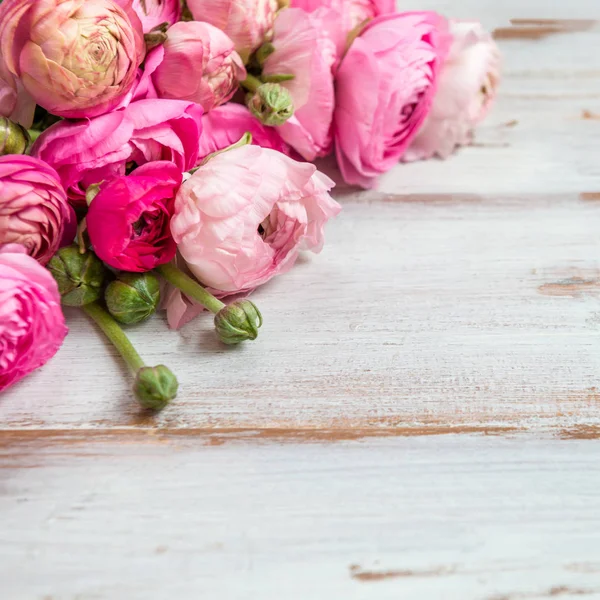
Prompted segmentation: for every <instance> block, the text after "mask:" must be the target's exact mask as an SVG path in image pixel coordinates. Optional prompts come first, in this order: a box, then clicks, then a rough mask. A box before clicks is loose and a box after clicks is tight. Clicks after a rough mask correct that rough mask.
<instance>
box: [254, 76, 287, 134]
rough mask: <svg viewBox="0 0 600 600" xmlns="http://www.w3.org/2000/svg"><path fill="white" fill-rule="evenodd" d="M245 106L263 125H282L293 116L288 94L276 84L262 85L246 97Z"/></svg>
mask: <svg viewBox="0 0 600 600" xmlns="http://www.w3.org/2000/svg"><path fill="white" fill-rule="evenodd" d="M246 104H247V105H248V108H249V110H250V112H251V113H252V114H253V115H254V116H255V117H256V118H257V119H259V120H260V121H262V122H263V123H264V124H265V125H283V124H284V123H285V122H286V121H287V120H288V119H289V118H290V117H291V116H292V115H293V114H294V104H293V102H292V97H291V96H290V93H289V92H288V91H287V90H286V89H285V88H284V87H283V86H281V85H279V84H278V83H263V84H262V85H261V86H259V87H258V89H257V90H256V92H254V94H248V95H247V97H246Z"/></svg>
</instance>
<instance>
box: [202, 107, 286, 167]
mask: <svg viewBox="0 0 600 600" xmlns="http://www.w3.org/2000/svg"><path fill="white" fill-rule="evenodd" d="M246 132H248V133H250V134H251V135H252V143H253V144H254V145H255V146H262V147H263V148H272V149H273V150H277V151H279V152H283V153H284V154H288V155H289V153H290V148H289V146H288V145H287V144H286V143H285V142H284V141H283V140H282V139H281V137H280V135H279V133H278V128H277V127H266V126H265V125H263V124H262V123H261V122H260V121H259V120H258V119H256V118H254V117H253V116H252V115H251V114H250V111H249V110H248V109H247V108H246V107H245V106H242V105H241V104H235V103H233V102H229V103H228V104H224V105H223V106H219V107H218V108H215V109H214V110H211V111H210V112H209V113H206V114H204V115H202V135H201V136H200V150H199V152H198V161H201V160H202V159H203V158H204V157H205V156H207V155H208V154H212V153H213V152H216V151H217V150H222V149H223V148H227V147H228V146H231V145H232V144H235V143H236V142H238V141H239V140H240V139H241V138H242V136H243V135H244V134H245V133H246Z"/></svg>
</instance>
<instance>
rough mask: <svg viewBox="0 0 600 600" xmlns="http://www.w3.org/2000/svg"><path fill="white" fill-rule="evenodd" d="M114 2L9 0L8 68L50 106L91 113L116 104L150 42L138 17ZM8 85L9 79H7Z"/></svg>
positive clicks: (5, 30)
mask: <svg viewBox="0 0 600 600" xmlns="http://www.w3.org/2000/svg"><path fill="white" fill-rule="evenodd" d="M128 6H129V9H128V8H127V7H126V8H125V9H123V8H121V7H120V6H119V5H118V4H117V3H116V2H113V1H111V0H4V2H3V3H2V4H1V5H0V25H1V26H0V53H1V55H2V60H3V62H4V66H5V68H6V70H8V71H9V72H10V73H11V74H12V75H14V76H15V77H17V78H18V79H19V80H20V81H21V82H22V84H23V86H24V88H25V89H26V90H27V92H29V94H30V95H31V96H32V97H33V99H34V100H35V101H36V102H37V103H38V104H39V105H41V106H43V107H44V108H45V109H47V110H48V111H49V112H51V113H53V114H55V115H58V116H62V117H68V118H78V117H92V116H96V115H99V114H103V113H105V112H108V111H110V110H112V109H113V108H115V107H116V106H118V105H119V104H120V103H121V102H122V101H123V100H124V98H125V97H126V96H127V94H128V93H129V91H130V90H131V88H132V86H133V85H134V83H135V77H136V73H137V68H138V66H139V65H140V63H141V62H142V60H143V58H144V52H145V47H144V43H143V36H142V30H141V23H140V21H139V19H138V18H137V15H136V14H135V13H134V12H133V10H131V7H130V2H129V1H128ZM9 83H10V82H9Z"/></svg>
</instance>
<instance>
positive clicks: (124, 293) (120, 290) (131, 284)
mask: <svg viewBox="0 0 600 600" xmlns="http://www.w3.org/2000/svg"><path fill="white" fill-rule="evenodd" d="M104 298H105V300H106V307H107V308H108V312H109V313H110V314H111V315H112V316H113V317H114V318H115V319H116V320H117V321H119V323H123V324H124V325H133V324H135V323H140V322H141V321H144V320H146V319H147V318H148V317H150V316H151V315H152V314H154V313H155V312H156V308H157V306H158V303H159V301H160V284H159V283H158V279H157V278H156V277H155V276H154V275H152V273H121V274H120V275H119V276H118V278H117V279H115V281H112V282H111V283H109V285H108V287H107V288H106V292H105V293H104Z"/></svg>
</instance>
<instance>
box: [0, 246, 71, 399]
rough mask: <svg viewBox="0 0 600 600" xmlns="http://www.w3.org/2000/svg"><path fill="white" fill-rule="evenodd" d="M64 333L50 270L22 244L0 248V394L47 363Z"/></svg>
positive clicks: (56, 291) (65, 333) (54, 283)
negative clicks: (30, 254)
mask: <svg viewBox="0 0 600 600" xmlns="http://www.w3.org/2000/svg"><path fill="white" fill-rule="evenodd" d="M67 331H68V330H67V327H66V326H65V319H64V316H63V313H62V310H61V307H60V294H59V293H58V286H57V285H56V282H55V281H54V278H53V277H52V275H51V274H50V272H49V271H48V270H46V269H45V268H44V267H42V266H41V265H40V264H39V263H38V262H37V261H36V260H35V259H34V258H32V257H31V256H29V255H28V254H27V250H26V249H25V248H24V247H23V246H21V245H19V244H7V245H4V246H0V392H2V391H3V390H5V389H7V388H8V387H10V386H11V385H13V384H14V383H16V382H17V381H19V380H20V379H22V378H23V377H25V376H26V375H29V373H31V372H32V371H34V370H35V369H37V368H39V367H41V366H42V365H44V364H45V363H47V362H48V361H49V360H50V359H51V358H52V357H53V356H54V355H55V354H56V352H57V351H58V349H59V348H60V346H61V344H62V343H63V340H64V339H65V336H66V335H67Z"/></svg>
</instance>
